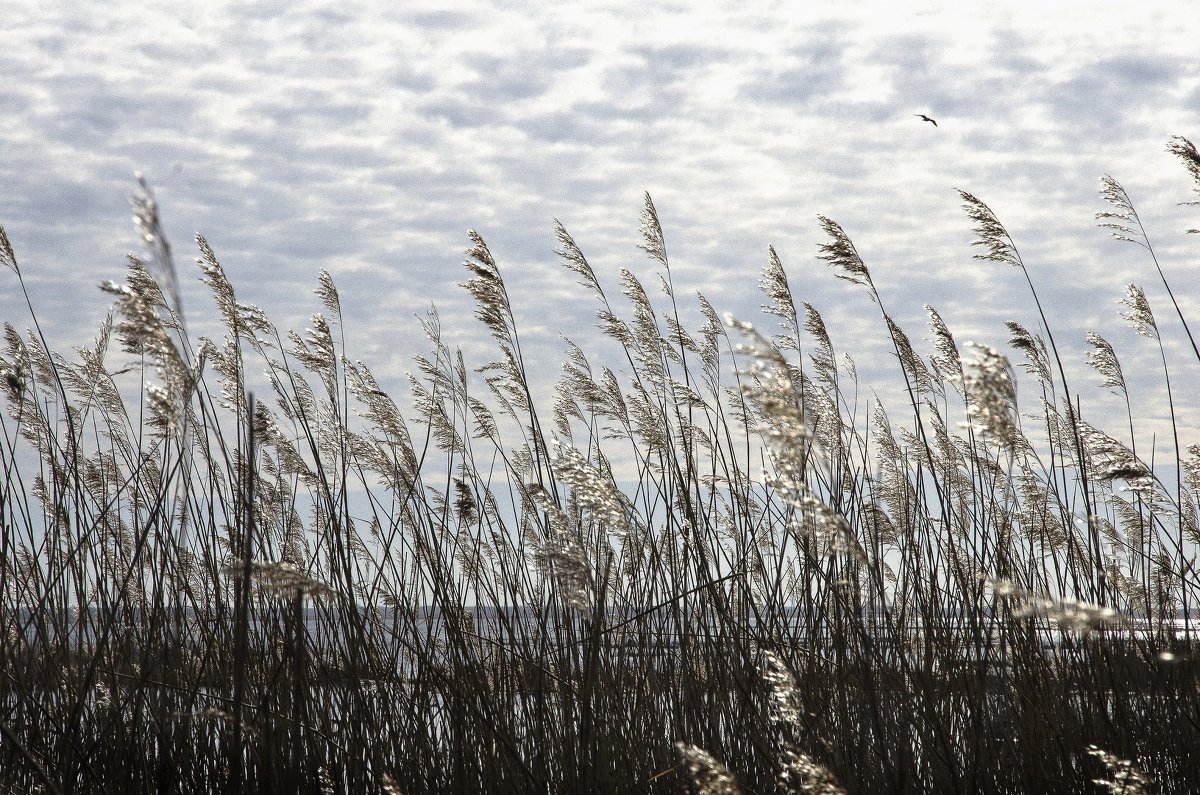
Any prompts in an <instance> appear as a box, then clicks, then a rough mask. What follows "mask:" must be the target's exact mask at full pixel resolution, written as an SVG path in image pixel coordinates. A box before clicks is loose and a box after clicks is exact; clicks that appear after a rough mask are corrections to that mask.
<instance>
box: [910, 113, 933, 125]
mask: <svg viewBox="0 0 1200 795" xmlns="http://www.w3.org/2000/svg"><path fill="white" fill-rule="evenodd" d="M913 115H914V116H919V117H921V118H922V119H924V120H925V121H927V122H929V123H930V124H932V125H933V126H934V127H936V126H937V122H936V121H934V120H933V119H931V118H929V117H928V116H926V115H925V114H924V113H914V114H913Z"/></svg>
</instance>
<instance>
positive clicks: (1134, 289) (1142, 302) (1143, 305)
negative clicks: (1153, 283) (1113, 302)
mask: <svg viewBox="0 0 1200 795" xmlns="http://www.w3.org/2000/svg"><path fill="white" fill-rule="evenodd" d="M1117 303H1120V304H1123V305H1124V306H1127V307H1129V311H1128V312H1122V313H1121V317H1122V318H1124V319H1125V322H1126V323H1128V324H1129V325H1130V327H1132V328H1133V330H1134V331H1136V332H1137V333H1138V334H1141V335H1142V336H1143V337H1149V338H1150V339H1152V340H1157V339H1158V324H1157V323H1155V322H1154V313H1153V312H1151V311H1150V302H1149V301H1147V300H1146V293H1145V292H1143V291H1142V288H1141V287H1138V286H1137V285H1136V284H1130V285H1127V286H1126V287H1125V297H1124V298H1122V299H1121V300H1120V301H1118V302H1117Z"/></svg>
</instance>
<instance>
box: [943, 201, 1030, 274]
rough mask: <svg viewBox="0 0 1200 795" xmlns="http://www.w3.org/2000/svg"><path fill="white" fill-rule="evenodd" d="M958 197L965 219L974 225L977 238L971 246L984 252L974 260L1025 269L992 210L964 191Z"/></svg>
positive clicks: (1006, 232) (1006, 231) (1009, 238)
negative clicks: (964, 211)
mask: <svg viewBox="0 0 1200 795" xmlns="http://www.w3.org/2000/svg"><path fill="white" fill-rule="evenodd" d="M958 195H959V196H961V197H962V199H963V201H964V202H966V203H965V204H964V205H963V209H964V210H966V212H967V217H968V218H970V219H971V220H972V221H973V222H974V223H975V226H974V231H975V234H976V235H977V237H976V239H975V240H973V241H972V242H971V245H972V246H981V247H983V248H984V250H985V252H986V253H983V254H976V255H975V259H980V260H991V261H992V262H999V263H1002V264H1004V265H1012V266H1014V267H1017V268H1023V267H1025V265H1024V263H1023V262H1022V261H1021V256H1020V254H1018V253H1017V248H1016V246H1015V245H1013V242H1012V238H1011V237H1010V236H1009V234H1008V230H1007V229H1005V228H1004V224H1002V223H1000V219H999V218H997V217H996V214H995V213H994V212H992V208H991V207H988V206H987V205H986V204H984V203H983V202H982V201H980V200H979V199H977V198H976V197H975V196H973V195H971V194H970V193H967V192H966V191H965V190H960V191H959V192H958Z"/></svg>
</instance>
